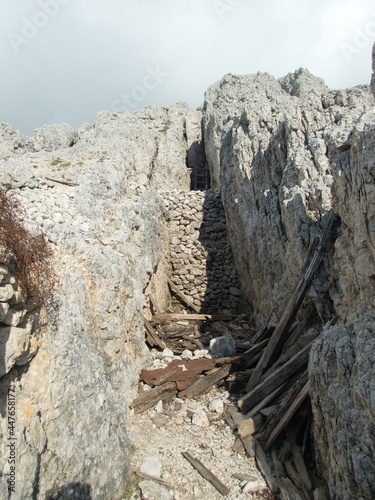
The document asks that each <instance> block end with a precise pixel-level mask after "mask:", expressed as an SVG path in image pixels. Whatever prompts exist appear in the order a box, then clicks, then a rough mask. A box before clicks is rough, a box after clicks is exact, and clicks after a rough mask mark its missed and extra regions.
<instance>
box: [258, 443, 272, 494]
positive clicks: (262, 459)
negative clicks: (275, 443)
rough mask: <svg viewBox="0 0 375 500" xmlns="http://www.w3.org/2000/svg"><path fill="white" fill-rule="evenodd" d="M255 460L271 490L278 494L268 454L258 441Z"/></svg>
mask: <svg viewBox="0 0 375 500" xmlns="http://www.w3.org/2000/svg"><path fill="white" fill-rule="evenodd" d="M255 459H256V462H257V464H258V467H259V469H260V471H261V473H262V474H263V477H264V479H265V480H266V482H267V484H268V487H269V489H270V490H271V491H272V493H276V492H277V490H278V487H277V484H276V480H275V478H274V475H273V474H272V470H271V467H270V465H269V463H268V460H267V456H266V453H265V451H264V449H263V447H262V446H261V445H260V443H258V441H255Z"/></svg>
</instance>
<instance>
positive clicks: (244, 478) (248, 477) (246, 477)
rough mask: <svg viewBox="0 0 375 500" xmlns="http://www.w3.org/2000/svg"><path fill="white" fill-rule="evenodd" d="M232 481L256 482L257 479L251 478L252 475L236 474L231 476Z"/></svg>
mask: <svg viewBox="0 0 375 500" xmlns="http://www.w3.org/2000/svg"><path fill="white" fill-rule="evenodd" d="M232 477H234V479H238V480H239V481H256V480H257V479H258V478H257V477H256V476H253V475H252V474H242V473H241V472H236V473H235V474H232Z"/></svg>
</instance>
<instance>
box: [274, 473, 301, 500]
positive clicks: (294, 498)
mask: <svg viewBox="0 0 375 500" xmlns="http://www.w3.org/2000/svg"><path fill="white" fill-rule="evenodd" d="M277 486H278V487H279V488H280V492H281V498H282V499H283V500H304V498H303V497H302V495H301V493H300V491H299V490H298V488H297V487H296V486H295V485H294V483H293V482H292V481H291V480H290V479H289V478H287V477H280V478H279V479H278V480H277Z"/></svg>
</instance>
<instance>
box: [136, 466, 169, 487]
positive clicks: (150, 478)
mask: <svg viewBox="0 0 375 500" xmlns="http://www.w3.org/2000/svg"><path fill="white" fill-rule="evenodd" d="M135 474H136V475H137V476H138V477H141V478H142V479H147V480H148V481H155V483H159V484H162V485H164V486H168V487H169V488H171V487H172V484H171V483H170V482H169V481H166V480H165V479H162V478H161V477H156V476H152V475H151V474H147V473H146V472H141V471H140V470H136V471H135Z"/></svg>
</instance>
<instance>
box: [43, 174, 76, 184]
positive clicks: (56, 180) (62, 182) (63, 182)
mask: <svg viewBox="0 0 375 500" xmlns="http://www.w3.org/2000/svg"><path fill="white" fill-rule="evenodd" d="M45 178H46V179H47V180H48V181H52V182H57V183H58V184H63V185H64V186H71V187H75V186H79V184H77V183H76V182H70V181H65V180H63V179H55V178H53V177H47V176H45Z"/></svg>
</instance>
